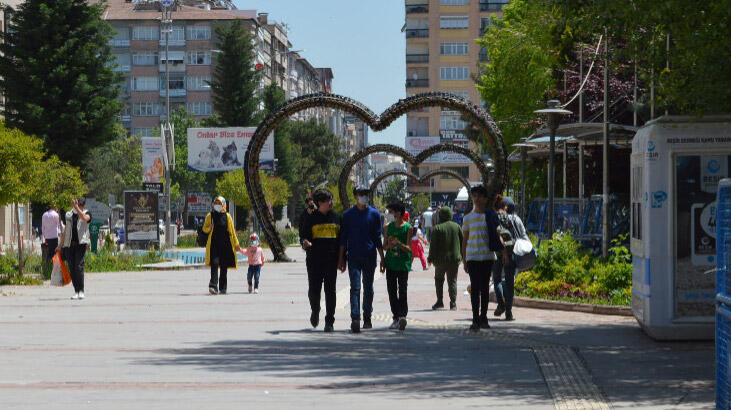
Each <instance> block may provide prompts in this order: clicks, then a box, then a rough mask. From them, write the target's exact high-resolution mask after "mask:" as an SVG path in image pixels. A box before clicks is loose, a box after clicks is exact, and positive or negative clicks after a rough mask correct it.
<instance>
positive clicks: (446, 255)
mask: <svg viewBox="0 0 731 410" xmlns="http://www.w3.org/2000/svg"><path fill="white" fill-rule="evenodd" d="M462 253H463V252H462V228H460V226H459V225H458V224H457V223H455V222H453V221H452V209H451V208H450V207H448V206H445V207H443V208H442V209H440V210H439V223H438V224H437V225H436V226H435V227H434V232H432V242H431V246H429V256H428V257H427V260H428V261H429V262H430V263H433V264H434V285H435V286H436V290H437V303H435V304H434V305H433V306H432V309H433V310H437V309H441V308H443V307H444V302H443V299H442V295H443V292H444V275H445V274H446V275H447V289H448V291H449V309H450V310H457V271H458V269H459V263H460V262H461V261H462Z"/></svg>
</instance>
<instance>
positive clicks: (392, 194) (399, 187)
mask: <svg viewBox="0 0 731 410" xmlns="http://www.w3.org/2000/svg"><path fill="white" fill-rule="evenodd" d="M383 202H384V203H385V204H386V205H388V204H392V203H394V202H402V203H403V202H406V178H398V177H396V178H393V179H389V180H388V182H386V187H385V188H384V189H383Z"/></svg>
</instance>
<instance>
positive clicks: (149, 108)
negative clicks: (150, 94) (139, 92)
mask: <svg viewBox="0 0 731 410" xmlns="http://www.w3.org/2000/svg"><path fill="white" fill-rule="evenodd" d="M159 114H160V104H158V103H156V102H152V101H145V102H136V103H132V115H134V116H137V117H154V116H156V115H159Z"/></svg>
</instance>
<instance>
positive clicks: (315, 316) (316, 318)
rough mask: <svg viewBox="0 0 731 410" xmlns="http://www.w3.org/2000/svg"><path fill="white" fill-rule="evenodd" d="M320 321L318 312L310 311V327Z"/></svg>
mask: <svg viewBox="0 0 731 410" xmlns="http://www.w3.org/2000/svg"><path fill="white" fill-rule="evenodd" d="M319 323H320V312H312V314H311V315H310V324H311V325H312V327H317V325H318V324H319Z"/></svg>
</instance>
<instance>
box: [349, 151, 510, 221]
mask: <svg viewBox="0 0 731 410" xmlns="http://www.w3.org/2000/svg"><path fill="white" fill-rule="evenodd" d="M376 152H388V153H390V154H395V155H398V156H400V157H401V158H403V159H404V161H406V163H408V164H409V165H411V166H417V165H419V164H421V163H422V162H424V161H426V160H427V159H429V157H431V156H432V155H434V154H437V153H440V152H454V153H457V154H462V155H464V156H466V157H468V158H469V159H470V160H471V161H472V162H473V163H474V164H475V165H476V166H477V170H478V171H479V172H480V175H481V176H482V181H483V183H485V184H487V181H489V170H488V169H487V166H486V165H485V163H484V162H483V161H482V159H481V158H480V156H479V155H477V153H476V152H475V151H472V150H471V149H469V148H465V147H460V146H459V145H453V144H437V145H433V146H431V147H429V148H427V149H425V150H423V151H421V152H420V153H419V155H417V156H413V155H411V154H410V153H409V152H408V151H406V150H405V149H403V148H401V147H397V146H395V145H390V144H376V145H371V146H369V147H366V148H363V149H362V150H360V151H358V152H356V153H355V154H354V155H353V156H352V157H350V159H349V160H348V161H347V162H346V163H345V165H343V170H342V171H341V172H340V178H339V179H338V191H339V194H340V203H342V204H343V208H344V209H347V208H350V198H348V191H347V186H348V178H349V176H350V171H351V170H352V169H353V166H355V164H356V163H358V161H360V160H362V159H363V158H365V157H367V156H368V155H370V154H373V153H376ZM411 175H413V174H411ZM416 178H418V177H416ZM466 185H467V189H469V187H470V186H469V183H466ZM488 186H489V185H488ZM493 188H494V189H498V188H497V187H495V186H493ZM495 192H499V191H495ZM491 195H492V193H491Z"/></svg>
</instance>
